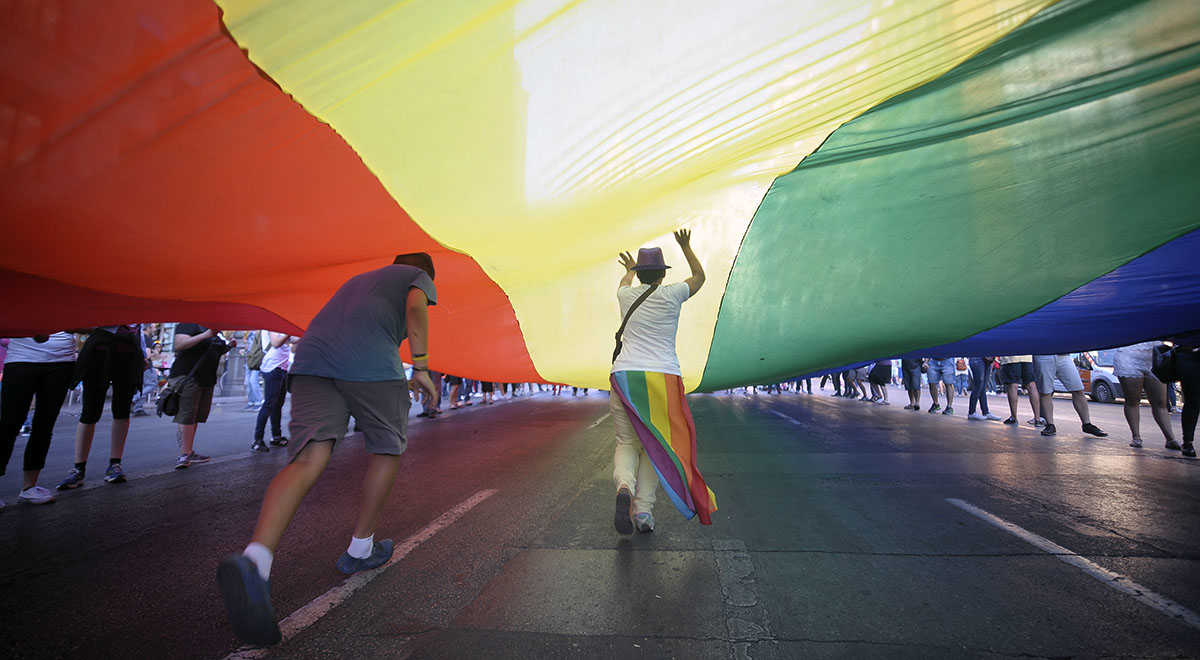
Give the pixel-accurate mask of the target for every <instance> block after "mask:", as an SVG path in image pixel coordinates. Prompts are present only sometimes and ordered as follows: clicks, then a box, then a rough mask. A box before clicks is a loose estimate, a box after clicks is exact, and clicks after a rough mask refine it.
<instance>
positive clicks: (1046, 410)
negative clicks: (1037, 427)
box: [1033, 394, 1054, 424]
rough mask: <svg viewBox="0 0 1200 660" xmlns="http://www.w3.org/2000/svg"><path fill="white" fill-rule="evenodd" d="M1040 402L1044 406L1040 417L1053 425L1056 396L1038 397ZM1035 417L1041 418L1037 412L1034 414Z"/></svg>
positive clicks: (1043, 395)
mask: <svg viewBox="0 0 1200 660" xmlns="http://www.w3.org/2000/svg"><path fill="white" fill-rule="evenodd" d="M1038 400H1039V401H1040V402H1041V406H1042V408H1041V413H1042V414H1041V415H1040V417H1041V418H1042V419H1044V420H1046V423H1047V424H1053V423H1054V394H1042V395H1040V396H1039V397H1038ZM1033 416H1034V418H1037V417H1039V415H1038V414H1037V413H1036V412H1035V413H1034V414H1033Z"/></svg>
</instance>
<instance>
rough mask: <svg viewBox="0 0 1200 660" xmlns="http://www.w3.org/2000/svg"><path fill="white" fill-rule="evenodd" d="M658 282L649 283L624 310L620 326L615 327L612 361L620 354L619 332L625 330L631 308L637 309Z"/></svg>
mask: <svg viewBox="0 0 1200 660" xmlns="http://www.w3.org/2000/svg"><path fill="white" fill-rule="evenodd" d="M661 281H662V280H659V282H661ZM659 282H655V283H654V284H651V285H650V288H649V289H646V291H645V292H644V293H642V295H640V296H638V299H637V300H635V301H633V304H632V305H630V306H629V311H628V312H625V318H624V319H622V320H621V327H620V328H617V334H616V339H617V348H616V349H615V350H613V359H612V361H613V362H616V361H617V356H618V355H620V354H621V334H622V333H624V332H625V326H626V325H627V324H628V323H629V317H630V316H632V315H633V310H635V309H637V308H638V305H641V304H642V303H643V302H645V300H646V299H647V298H649V297H650V294H652V293H654V290H655V289H657V288H658V284H659Z"/></svg>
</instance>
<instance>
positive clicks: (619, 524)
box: [613, 486, 633, 534]
mask: <svg viewBox="0 0 1200 660" xmlns="http://www.w3.org/2000/svg"><path fill="white" fill-rule="evenodd" d="M613 527H616V528H617V533H618V534H632V533H633V493H630V492H629V487H628V486H621V487H620V488H619V489H617V505H616V512H615V513H614V514H613Z"/></svg>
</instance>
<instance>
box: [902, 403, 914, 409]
mask: <svg viewBox="0 0 1200 660" xmlns="http://www.w3.org/2000/svg"><path fill="white" fill-rule="evenodd" d="M904 409H905V410H912V409H913V406H912V404H911V403H910V404H908V405H907V406H904Z"/></svg>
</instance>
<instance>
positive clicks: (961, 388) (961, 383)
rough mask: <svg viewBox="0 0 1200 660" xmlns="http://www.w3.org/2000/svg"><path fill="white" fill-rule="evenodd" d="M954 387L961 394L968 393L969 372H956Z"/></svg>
mask: <svg viewBox="0 0 1200 660" xmlns="http://www.w3.org/2000/svg"><path fill="white" fill-rule="evenodd" d="M954 389H955V390H957V391H958V395H959V396H962V395H964V394H966V393H967V374H954Z"/></svg>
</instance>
